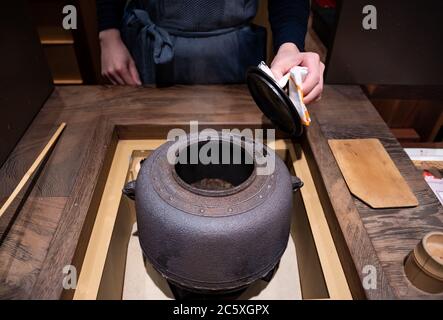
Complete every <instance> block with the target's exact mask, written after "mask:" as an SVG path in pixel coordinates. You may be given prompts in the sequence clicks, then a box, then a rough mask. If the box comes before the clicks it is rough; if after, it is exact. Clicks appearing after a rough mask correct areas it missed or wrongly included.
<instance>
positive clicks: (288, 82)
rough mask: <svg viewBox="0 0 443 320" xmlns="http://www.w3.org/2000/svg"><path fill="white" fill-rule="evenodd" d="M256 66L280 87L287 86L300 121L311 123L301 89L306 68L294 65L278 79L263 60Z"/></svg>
mask: <svg viewBox="0 0 443 320" xmlns="http://www.w3.org/2000/svg"><path fill="white" fill-rule="evenodd" d="M258 67H259V68H260V69H261V70H262V71H264V72H265V73H266V74H267V75H268V76H270V77H271V78H272V79H274V81H275V82H276V83H277V84H278V85H279V86H280V87H281V88H282V89H285V87H286V86H288V90H287V92H288V96H289V99H291V101H292V103H293V104H294V106H295V109H296V110H297V113H298V115H299V116H300V119H301V122H302V123H303V124H304V125H305V126H309V124H310V123H311V117H310V116H309V112H308V109H307V108H306V105H305V104H304V103H303V92H302V90H301V86H302V83H303V81H304V79H305V77H306V75H307V74H308V68H306V67H299V66H295V67H293V68H292V69H291V70H289V72H288V73H287V74H285V75H284V76H283V77H282V78H281V79H280V80H278V81H277V80H276V79H275V77H274V74H273V73H272V71H271V69H270V68H269V67H268V66H267V64H266V63H264V62H263V61H262V62H260V64H259V65H258Z"/></svg>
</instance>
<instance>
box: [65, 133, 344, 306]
mask: <svg viewBox="0 0 443 320" xmlns="http://www.w3.org/2000/svg"><path fill="white" fill-rule="evenodd" d="M163 142H164V140H149V139H147V140H120V141H119V142H118V144H117V148H116V151H115V154H114V156H113V160H112V164H111V168H110V171H109V174H108V179H107V181H106V184H105V188H104V191H103V194H102V197H101V201H100V206H99V208H98V211H97V216H96V219H95V223H94V226H93V229H92V233H91V237H90V240H89V244H88V246H87V250H86V254H85V257H84V260H83V264H82V267H81V272H80V275H79V278H78V283H77V288H76V290H75V293H74V296H73V299H75V300H83V299H88V300H89V299H99V298H100V297H102V296H105V297H106V298H109V297H111V298H115V299H118V298H119V295H118V293H113V292H106V293H103V290H107V291H112V290H114V291H116V292H118V290H119V288H120V287H121V285H120V284H119V282H121V281H123V280H122V277H121V274H122V272H124V268H123V271H122V263H123V265H124V261H123V262H122V259H124V258H125V255H123V254H122V252H124V251H125V250H126V249H125V248H124V246H125V245H127V240H125V239H127V237H125V236H124V235H119V234H120V233H125V232H126V233H127V232H130V230H131V229H130V227H128V226H129V225H131V224H128V223H125V222H122V220H123V219H125V218H118V217H117V212H118V210H119V207H120V205H122V204H121V199H122V197H121V189H122V188H123V185H124V183H125V182H126V181H127V177H128V167H129V166H130V160H131V159H130V157H128V155H129V154H132V153H133V152H134V150H147V151H151V150H155V149H156V148H157V147H159V146H160V145H161V144H162V143H163ZM269 147H271V148H273V149H274V150H276V152H277V154H279V155H280V156H282V157H283V158H285V157H284V155H285V154H287V155H288V159H289V166H290V167H291V166H292V169H293V170H294V171H295V172H296V174H297V175H298V176H299V177H300V178H301V179H302V181H304V186H303V188H302V189H301V195H302V197H301V199H302V203H303V206H304V210H305V211H306V215H307V217H308V222H309V223H308V225H307V226H304V227H305V228H307V229H310V230H311V232H312V236H313V240H314V247H313V248H314V250H316V254H317V255H318V258H319V262H320V266H319V268H320V269H321V272H322V276H323V277H324V281H325V284H326V290H327V292H326V293H324V294H326V295H328V296H329V298H330V299H352V295H351V292H350V289H349V286H348V284H347V280H346V276H345V274H344V271H343V268H342V266H341V263H340V259H339V257H338V254H337V251H336V248H335V245H334V241H333V239H332V236H331V232H330V230H329V227H328V223H327V221H326V218H325V215H324V211H323V208H322V206H321V204H320V200H319V196H318V194H317V190H316V188H315V185H314V181H313V178H312V175H311V173H310V170H309V167H308V164H307V161H306V157H305V155H304V152H303V150H302V149H301V147H300V146H299V145H293V144H292V143H291V142H290V141H287V140H277V141H275V142H273V143H270V144H269ZM296 151H297V152H296ZM297 155H298V156H297ZM132 178H133V177H132ZM131 216H132V215H131ZM118 219H120V220H121V221H120V223H118V222H117V220H118ZM126 219H129V221H132V220H131V219H134V217H133V216H132V218H131V217H126ZM128 228H129V229H128ZM120 230H124V231H120ZM116 234H117V235H116ZM113 237H116V238H117V239H118V240H117V241H120V243H118V244H113V242H112V238H113ZM305 241H308V240H306V239H302V238H301V237H297V239H296V244H297V245H298V244H299V245H304V244H303V243H304V242H305ZM115 246H118V249H117V251H116V252H113V251H112V247H115ZM314 255H315V254H314ZM110 256H113V258H111V259H110V258H109V257H110ZM299 259H300V257H299ZM107 264H115V266H111V267H109V268H110V269H115V268H116V269H117V270H119V272H114V273H113V279H112V281H107V279H108V277H107V276H106V272H105V268H106V265H107ZM114 271H115V270H114ZM301 276H302V275H301ZM116 279H117V281H116ZM316 280H318V278H316ZM314 282H317V281H314ZM311 285H317V284H316V283H312V284H311ZM312 290H313V291H316V292H320V291H321V289H312ZM307 296H308V297H309V298H311V297H312V295H309V294H307ZM304 297H305V295H304ZM317 298H324V296H322V297H317Z"/></svg>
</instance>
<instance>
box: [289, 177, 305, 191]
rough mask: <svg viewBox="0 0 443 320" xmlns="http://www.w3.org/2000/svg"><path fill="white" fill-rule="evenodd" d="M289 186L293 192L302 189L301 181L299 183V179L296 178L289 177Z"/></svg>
mask: <svg viewBox="0 0 443 320" xmlns="http://www.w3.org/2000/svg"><path fill="white" fill-rule="evenodd" d="M291 184H292V190H293V191H297V190H299V189H300V188H301V187H303V181H301V180H300V178H299V177H296V176H291Z"/></svg>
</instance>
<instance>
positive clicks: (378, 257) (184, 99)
mask: <svg viewBox="0 0 443 320" xmlns="http://www.w3.org/2000/svg"><path fill="white" fill-rule="evenodd" d="M309 107H310V112H311V114H312V117H313V123H312V125H311V126H310V127H309V130H308V131H307V134H306V135H305V136H304V137H303V138H302V139H301V140H300V142H301V143H302V144H304V147H305V148H304V149H305V150H307V158H308V163H309V165H310V169H311V171H312V172H313V173H314V180H315V183H316V187H318V188H320V189H322V190H323V193H322V194H323V196H322V198H321V201H322V203H321V204H322V206H323V208H324V210H325V212H326V214H327V218H328V223H329V225H330V228H331V229H332V230H333V237H334V241H335V243H336V247H337V249H338V251H339V256H340V259H341V262H342V264H343V268H344V269H345V272H346V276H347V280H348V282H349V284H350V287H351V291H352V294H353V296H354V297H356V298H370V299H377V298H412V297H414V298H440V299H441V298H442V297H443V294H440V295H432V296H431V295H429V294H426V293H424V292H421V291H419V290H417V289H415V288H414V287H412V286H411V285H410V283H409V281H408V280H407V279H406V278H405V275H404V272H403V260H404V258H405V257H406V255H407V254H408V253H409V251H410V250H412V249H413V248H414V247H415V245H416V243H417V242H418V241H420V239H421V238H422V237H423V236H424V234H426V233H427V232H429V231H432V230H440V231H441V230H443V209H442V207H441V206H440V204H439V203H438V200H437V199H436V198H435V196H434V194H433V193H432V191H431V190H430V189H429V187H428V186H427V184H426V183H425V181H424V180H423V178H422V176H421V174H420V173H419V172H418V171H417V170H416V169H415V167H414V165H413V164H412V162H411V161H410V160H409V158H408V157H407V155H406V154H405V153H404V151H403V149H402V148H401V146H400V145H399V144H398V142H397V140H396V139H395V138H394V137H393V136H392V134H391V133H390V131H389V129H388V128H387V126H386V125H385V123H384V122H383V121H382V119H381V118H380V116H379V115H378V113H377V112H376V111H375V110H374V108H373V106H372V105H371V104H370V103H369V102H368V100H367V99H366V97H365V96H364V94H363V93H362V91H361V90H360V88H359V87H355V86H326V87H325V90H324V93H323V98H322V100H321V101H319V102H317V103H315V104H312V105H310V106H309ZM189 120H198V121H199V122H200V124H201V127H200V129H202V128H203V127H206V126H210V127H214V128H222V127H225V128H229V127H231V128H232V127H239V128H244V127H251V128H256V127H269V126H270V124H269V122H268V121H267V120H266V119H265V118H264V117H263V115H262V114H261V113H260V111H259V110H258V108H257V107H256V106H255V104H254V103H253V101H252V99H251V97H250V95H249V94H248V92H247V89H246V87H245V86H241V85H233V86H192V87H187V86H176V87H172V88H166V89H156V88H129V87H104V86H67V87H58V88H56V90H55V92H54V93H53V94H52V97H51V98H50V99H49V101H48V102H47V103H46V105H45V106H44V108H43V109H42V110H41V112H40V113H39V115H38V116H37V117H36V119H35V120H34V121H33V123H32V125H31V126H30V128H29V129H28V130H27V132H26V134H25V136H24V137H23V138H22V140H21V141H20V143H19V144H18V145H17V147H16V148H15V150H14V152H13V153H12V154H11V155H10V157H9V158H8V160H7V161H6V163H5V164H4V165H3V166H2V167H1V169H0V181H1V182H2V183H1V184H0V199H6V197H7V196H8V195H9V194H10V193H11V192H12V190H13V189H14V187H15V186H16V185H17V183H18V181H19V180H20V178H21V177H22V176H23V174H24V173H25V172H26V170H27V169H28V168H29V166H30V165H31V163H32V162H33V160H34V159H35V158H36V156H37V155H38V154H39V152H40V151H41V149H42V148H43V146H44V145H45V144H46V143H47V141H48V140H49V137H50V136H51V135H52V134H53V132H54V130H55V129H56V127H57V126H58V124H60V123H61V122H66V123H67V127H66V129H65V131H64V133H63V135H62V136H61V138H60V140H59V142H58V143H57V145H56V147H55V149H54V151H53V152H52V155H51V156H50V158H49V160H48V162H47V163H46V165H45V167H44V169H43V171H42V172H41V174H40V175H39V177H38V179H37V182H36V184H35V186H34V187H33V189H32V191H31V193H30V195H29V197H28V198H27V200H26V201H25V202H24V205H23V207H22V208H21V210H19V211H18V213H17V214H16V212H15V211H10V212H6V213H5V215H4V216H3V217H2V220H1V221H0V226H3V227H4V226H5V225H7V224H8V223H9V222H11V224H10V225H9V227H8V228H0V230H8V232H7V233H6V234H4V237H2V238H3V239H2V243H1V246H0V297H1V298H15V299H20V298H21V299H23V298H53V299H55V298H60V297H61V296H62V295H64V297H68V298H69V292H63V288H62V279H63V273H62V269H63V267H64V266H66V265H69V264H74V265H76V266H79V265H81V259H82V254H81V253H82V252H83V254H84V250H85V249H86V245H87V242H88V240H89V235H90V234H91V229H92V225H93V222H94V218H95V213H96V211H97V208H98V202H99V199H100V197H99V195H100V194H101V192H102V191H103V188H104V182H105V179H104V177H105V176H106V174H107V171H108V170H109V168H110V161H111V160H112V157H111V156H110V155H111V154H112V153H113V152H114V150H115V147H116V143H117V141H118V139H143V138H151V139H152V138H154V139H155V138H160V139H164V138H165V136H166V133H167V132H168V130H169V129H171V128H174V127H181V128H187V126H188V124H189V122H188V121H189ZM340 138H346V139H350V138H378V139H380V140H381V142H382V144H383V146H384V147H385V148H386V150H387V151H388V153H389V154H390V156H391V157H392V158H393V160H394V163H395V164H396V165H397V166H398V168H399V170H400V172H401V174H402V175H403V177H404V178H405V179H406V181H407V182H408V184H409V185H410V186H411V188H412V190H413V192H414V194H415V195H416V197H417V199H418V201H419V206H418V207H417V208H412V209H389V210H373V209H370V208H369V207H367V206H366V205H364V204H363V203H361V202H359V201H358V200H356V199H354V198H353V197H352V196H351V195H350V193H349V191H348V189H347V187H346V184H345V182H344V180H343V177H342V175H341V173H340V171H339V169H338V167H337V164H336V163H335V160H334V157H333V155H332V153H331V150H330V149H329V146H328V143H327V139H340ZM368 152H370V151H368ZM110 159H111V160H110ZM22 196H23V195H22ZM3 201H4V200H3ZM76 252H77V253H79V254H77V255H75V253H76ZM366 266H373V267H374V268H375V270H376V275H377V277H376V279H377V285H376V288H374V289H371V288H366V289H365V288H363V286H362V281H363V280H364V278H365V276H366V272H367V267H366Z"/></svg>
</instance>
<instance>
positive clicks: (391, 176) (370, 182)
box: [328, 139, 418, 209]
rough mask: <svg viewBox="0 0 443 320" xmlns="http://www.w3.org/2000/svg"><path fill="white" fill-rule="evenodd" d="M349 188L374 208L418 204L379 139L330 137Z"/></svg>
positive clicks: (335, 155)
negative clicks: (337, 138)
mask: <svg viewBox="0 0 443 320" xmlns="http://www.w3.org/2000/svg"><path fill="white" fill-rule="evenodd" d="M328 142H329V146H330V147H331V150H332V153H333V154H334V157H335V159H336V160H337V163H338V166H339V167H340V170H341V172H342V174H343V176H344V178H345V180H346V183H347V185H348V187H349V190H350V191H351V193H352V194H353V195H355V196H356V197H357V198H359V199H360V200H362V201H363V202H365V203H366V204H368V205H369V206H371V207H372V208H375V209H377V208H401V207H414V206H417V205H418V201H417V198H416V197H415V196H414V194H413V193H412V191H411V189H410V188H409V186H408V184H407V183H406V181H405V180H404V179H403V177H402V175H401V174H400V172H399V171H398V169H397V167H396V166H395V164H394V162H393V161H392V159H391V158H390V157H389V155H388V153H387V152H386V150H385V149H384V148H383V145H382V144H381V143H380V141H379V140H378V139H341V140H329V141H328Z"/></svg>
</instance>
